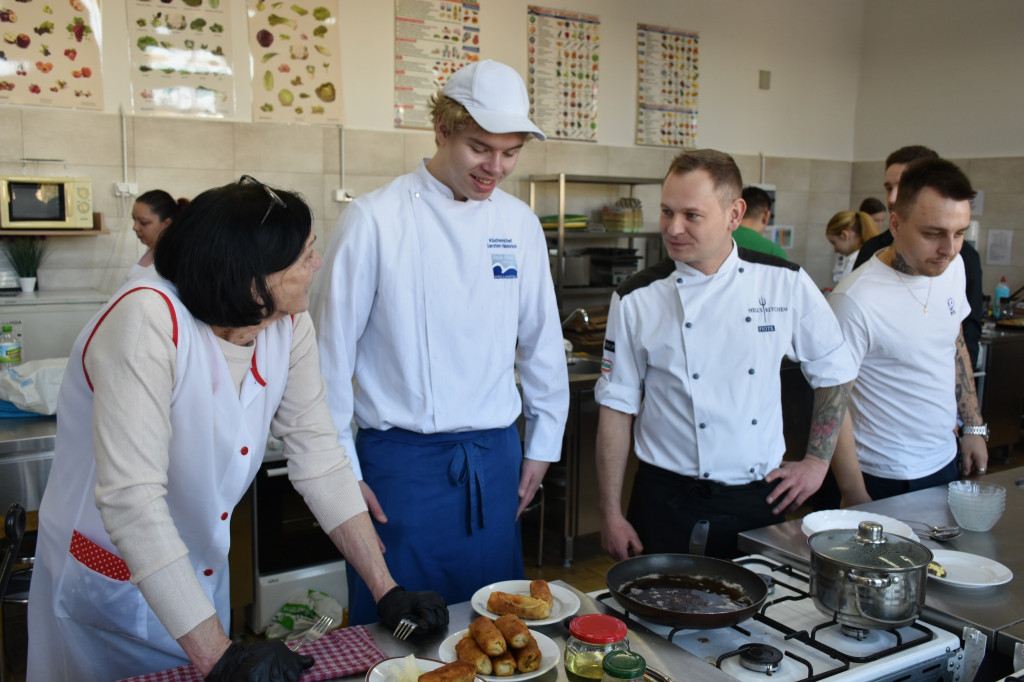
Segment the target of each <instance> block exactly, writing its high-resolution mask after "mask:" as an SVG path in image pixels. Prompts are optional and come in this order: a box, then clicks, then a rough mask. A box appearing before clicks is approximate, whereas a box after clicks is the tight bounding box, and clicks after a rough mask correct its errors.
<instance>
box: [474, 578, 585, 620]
mask: <svg viewBox="0 0 1024 682" xmlns="http://www.w3.org/2000/svg"><path fill="white" fill-rule="evenodd" d="M548 589H549V590H551V598H552V599H553V600H554V602H555V603H554V604H552V605H551V614H550V615H548V617H547V618H544V619H542V620H534V619H532V618H523V619H522V621H523V622H524V623H526V624H527V625H536V626H541V625H550V624H551V623H559V622H561V621H563V620H565V619H566V618H568V617H569V616H571V615H573V614H574V613H576V612H577V611H579V610H580V598H579V597H577V596H576V595H575V594H574V593H573V592H572V591H570V590H567V589H565V588H564V587H559V586H558V585H552V584H550V583H548ZM491 592H508V593H509V594H523V595H526V596H527V597H529V596H530V581H529V580H503V581H501V582H500V583H493V584H491V585H485V586H484V587H481V588H480V589H479V590H477V591H476V592H474V593H473V596H472V598H470V600H469V603H470V604H471V605H472V606H473V610H474V611H476V612H477V613H479V614H480V615H481V616H487V617H488V618H492V619H493V618H497V617H498V615H499V614H497V613H493V612H491V611H488V610H487V599H488V598H489V597H490V596H491Z"/></svg>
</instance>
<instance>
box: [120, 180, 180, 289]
mask: <svg viewBox="0 0 1024 682" xmlns="http://www.w3.org/2000/svg"><path fill="white" fill-rule="evenodd" d="M186 206H188V199H185V198H184V197H182V198H181V199H175V198H174V197H172V196H171V195H170V194H168V193H167V192H165V191H163V190H162V189H151V190H150V191H148V192H143V193H142V194H140V195H139V198H138V199H136V200H135V205H134V206H133V207H132V230H134V231H135V235H136V236H137V237H138V238H139V241H140V242H142V244H143V245H144V246H145V247H146V253H144V254H142V258H140V259H139V262H138V263H136V264H135V265H133V266H132V269H131V270H129V271H128V277H127V278H126V281H127V280H132V279H135V278H136V277H140V276H142V275H144V274H146V273H148V272H149V271H150V270H151V269H152V266H153V247H154V246H156V240H157V239H159V238H160V235H161V234H163V231H164V230H166V229H167V226H168V225H170V224H171V221H172V220H174V217H175V216H176V215H178V213H179V212H180V211H181V210H182V209H183V208H185V207H186Z"/></svg>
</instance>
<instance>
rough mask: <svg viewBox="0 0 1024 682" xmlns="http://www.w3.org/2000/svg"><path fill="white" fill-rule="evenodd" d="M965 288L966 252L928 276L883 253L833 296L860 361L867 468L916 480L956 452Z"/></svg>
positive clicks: (861, 439)
mask: <svg viewBox="0 0 1024 682" xmlns="http://www.w3.org/2000/svg"><path fill="white" fill-rule="evenodd" d="M964 288H965V277H964V264H963V261H962V260H961V259H960V258H959V257H957V258H956V259H955V260H954V261H953V262H952V263H950V265H949V267H947V268H946V271H945V272H943V273H942V274H941V275H939V276H938V277H924V276H910V275H901V274H900V273H897V272H896V271H895V270H894V269H892V268H891V267H889V266H888V265H885V264H884V263H882V262H881V261H880V260H878V257H877V255H875V256H872V257H871V259H870V260H869V261H868V262H866V263H865V264H864V265H862V266H861V267H859V268H857V269H856V270H854V271H853V273H852V274H851V275H850V276H849V277H846V278H845V279H843V281H842V282H840V283H839V286H838V287H836V290H835V291H834V292H833V293H832V295H831V296H830V297H829V299H828V302H829V304H830V305H831V306H832V309H833V310H834V311H835V313H836V317H837V318H838V320H839V325H840V326H841V327H842V329H843V335H844V336H845V337H846V342H847V344H849V346H850V351H851V352H852V353H853V356H854V359H855V360H856V361H857V364H858V365H859V366H860V370H859V372H858V374H857V381H856V383H855V384H854V386H853V391H852V393H851V407H850V414H851V417H852V419H853V430H854V437H855V438H856V441H857V457H858V459H859V460H860V466H861V470H862V471H864V472H865V473H868V474H871V475H872V476H879V477H882V478H890V479H896V480H912V479H916V478H921V477H924V476H928V475H930V474H933V473H935V472H936V471H938V470H939V469H941V468H942V467H943V466H945V465H946V464H948V463H949V460H950V459H951V458H952V457H953V456H954V455H955V454H956V439H955V437H954V435H953V429H954V428H956V417H957V408H956V364H955V357H956V337H957V335H958V334H959V333H960V323H961V321H962V320H963V319H964V318H965V317H967V315H968V314H969V313H970V310H971V309H970V305H969V304H968V303H967V297H966V295H965V293H964ZM926 304H927V307H928V314H927V315H926V314H925V311H924V307H925V305H926Z"/></svg>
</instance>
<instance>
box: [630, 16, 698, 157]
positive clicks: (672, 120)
mask: <svg viewBox="0 0 1024 682" xmlns="http://www.w3.org/2000/svg"><path fill="white" fill-rule="evenodd" d="M698 38H699V36H698V34H697V33H695V32H693V31H678V30H675V29H671V28H663V27H661V26H649V25H647V24H637V25H636V63H637V70H638V73H637V114H636V143H637V144H641V145H651V146H656V147H686V148H688V149H694V148H696V146H697V76H698V75H699V72H698V70H697V56H698V51H697V47H698V42H699V40H698Z"/></svg>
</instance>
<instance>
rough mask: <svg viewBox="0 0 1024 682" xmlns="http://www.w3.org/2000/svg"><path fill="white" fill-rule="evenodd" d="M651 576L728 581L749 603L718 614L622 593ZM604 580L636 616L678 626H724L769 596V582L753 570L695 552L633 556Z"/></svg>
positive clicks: (750, 612) (751, 611)
mask: <svg viewBox="0 0 1024 682" xmlns="http://www.w3.org/2000/svg"><path fill="white" fill-rule="evenodd" d="M651 576H669V577H672V576H686V577H698V576H699V577H703V578H705V579H708V580H711V581H713V582H720V583H723V584H728V585H729V587H730V588H732V590H739V591H740V592H741V593H742V595H743V596H744V597H746V598H747V599H748V600H749V601H750V606H746V607H743V608H740V609H736V610H734V611H723V612H717V613H699V612H687V611H675V610H672V609H664V608H659V607H657V606H651V605H650V604H645V603H643V602H639V601H637V600H636V599H633V598H632V597H629V596H627V595H626V594H625V593H624V592H623V588H624V587H625V586H626V585H628V584H629V583H631V582H633V581H634V580H637V579H639V578H648V577H651ZM605 580H606V581H607V583H608V590H609V591H610V592H611V593H612V597H614V598H615V601H617V602H618V603H619V605H620V606H622V608H624V609H626V611H628V612H629V613H631V614H633V615H634V616H638V617H640V618H645V619H647V620H650V621H652V622H655V623H660V624H662V625H670V626H672V627H675V628H686V629H695V630H710V629H713V628H724V627H729V626H731V625H735V624H736V623H740V622H742V621H744V620H746V619H747V618H750V617H751V616H752V615H754V613H756V612H757V610H758V609H759V608H761V605H762V604H764V600H765V598H766V597H767V596H768V585H767V584H766V583H765V581H764V580H763V579H762V578H761V576H759V575H758V574H756V573H754V572H753V571H751V570H750V569H747V568H744V567H742V566H740V565H739V564H734V563H733V562H731V561H725V560H723V559H714V558H711V557H706V556H697V555H694V554H648V555H644V556H637V557H632V558H630V559H626V560H625V561H620V562H619V563H617V564H615V565H614V566H612V567H611V568H610V569H608V574H607V576H606V577H605Z"/></svg>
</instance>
